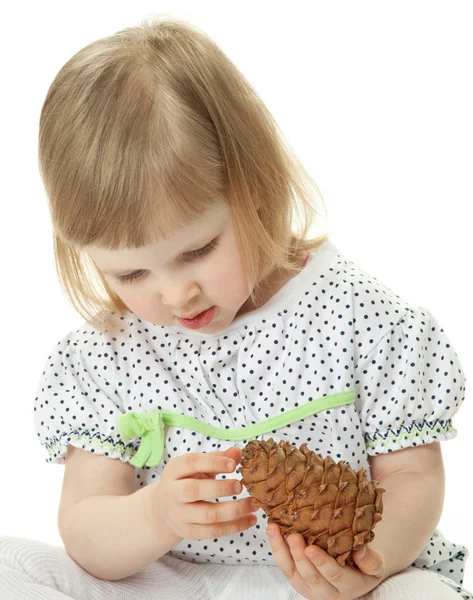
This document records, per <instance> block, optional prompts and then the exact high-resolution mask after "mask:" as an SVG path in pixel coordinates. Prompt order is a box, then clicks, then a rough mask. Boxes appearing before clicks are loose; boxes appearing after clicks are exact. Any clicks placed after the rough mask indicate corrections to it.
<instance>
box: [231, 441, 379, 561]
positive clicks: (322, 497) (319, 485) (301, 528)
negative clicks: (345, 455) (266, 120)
mask: <svg viewBox="0 0 473 600" xmlns="http://www.w3.org/2000/svg"><path fill="white" fill-rule="evenodd" d="M242 452H243V456H242V460H241V467H240V468H239V469H238V470H237V473H240V474H241V475H242V480H241V483H242V484H243V485H244V486H245V487H246V489H247V490H248V492H249V493H250V494H251V496H253V498H256V499H257V500H258V501H259V502H260V506H261V508H262V509H263V510H264V512H265V513H266V515H267V516H268V524H269V523H277V524H278V525H279V526H280V528H281V533H282V535H283V536H284V537H285V538H287V536H288V535H289V534H290V533H294V532H297V533H300V534H302V535H303V537H304V539H305V541H306V544H307V545H310V544H316V545H317V546H320V547H321V548H323V549H324V550H325V551H326V552H327V553H328V554H330V556H333V557H334V558H336V559H337V562H338V563H339V564H340V565H342V566H344V565H345V564H347V565H351V566H354V565H355V563H354V562H353V558H352V552H354V551H355V550H359V549H361V548H362V547H363V546H364V545H366V544H368V543H369V542H371V541H372V540H373V539H374V533H373V528H374V527H375V525H376V523H377V522H378V521H381V514H382V512H383V507H382V499H381V495H382V494H383V492H385V490H383V489H382V488H379V487H377V486H378V482H377V481H368V479H367V477H366V471H365V469H363V468H362V469H360V470H359V471H357V472H356V471H354V470H353V469H352V468H351V467H350V465H349V464H348V463H347V462H344V461H340V462H339V463H335V461H334V460H333V459H332V458H331V457H330V456H327V457H326V458H324V457H323V456H322V455H321V454H316V453H315V452H313V451H312V450H308V449H307V444H305V443H304V444H302V446H300V448H297V447H296V446H292V445H291V444H289V442H279V443H276V442H274V440H273V439H272V438H270V439H269V440H251V441H250V442H248V444H246V446H245V447H244V448H243V450H242Z"/></svg>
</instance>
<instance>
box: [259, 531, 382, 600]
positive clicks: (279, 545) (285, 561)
mask: <svg viewBox="0 0 473 600" xmlns="http://www.w3.org/2000/svg"><path fill="white" fill-rule="evenodd" d="M273 528H274V530H275V535H274V537H270V538H269V539H270V543H271V548H272V550H273V556H274V558H275V560H276V562H277V563H278V565H279V567H280V569H281V571H282V572H283V574H284V575H285V577H286V579H287V580H288V581H289V583H290V584H291V585H292V587H293V588H294V589H295V590H296V592H298V593H299V594H301V595H302V596H304V598H308V599H309V600H354V599H355V598H359V597H360V596H362V595H363V594H366V593H367V592H369V591H370V590H372V589H373V588H375V587H376V586H377V585H379V584H380V583H381V581H383V579H385V573H386V562H385V560H384V557H383V556H382V555H381V554H380V553H379V552H376V551H375V550H373V549H372V548H370V546H369V544H368V546H367V552H366V555H365V556H364V557H363V558H362V557H361V552H360V551H358V552H354V553H353V561H354V562H355V563H356V565H357V566H358V568H359V569H360V570H358V569H356V568H354V567H349V566H345V567H341V566H340V565H339V564H338V563H337V561H336V560H335V559H334V558H333V557H331V556H330V555H329V554H327V552H325V550H322V548H319V547H318V546H316V545H310V546H307V545H306V542H305V540H304V538H303V537H302V535H301V534H300V533H291V535H289V536H288V538H287V543H286V540H285V539H284V537H283V536H282V535H281V532H280V528H279V525H276V524H275V523H272V524H271V525H269V526H268V528H267V530H266V532H267V533H268V535H269V532H270V531H271V530H272V529H273ZM292 542H294V544H292Z"/></svg>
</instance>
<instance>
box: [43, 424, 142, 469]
mask: <svg viewBox="0 0 473 600" xmlns="http://www.w3.org/2000/svg"><path fill="white" fill-rule="evenodd" d="M68 445H71V446H74V447H76V448H82V449H84V450H88V451H89V452H95V453H96V454H101V455H106V456H109V457H110V458H119V459H121V460H122V461H123V462H130V460H131V459H132V458H133V456H134V455H135V453H136V450H137V445H135V444H133V443H128V444H125V443H124V442H121V441H119V440H115V439H114V438H113V437H111V436H104V435H103V434H101V433H100V432H97V433H91V432H90V431H77V430H76V431H69V432H66V433H63V434H62V435H61V436H60V437H55V438H53V439H52V441H50V442H46V444H45V445H44V446H45V448H46V450H47V452H48V457H47V458H46V462H49V463H58V464H62V463H65V457H64V455H65V454H66V452H67V446H68Z"/></svg>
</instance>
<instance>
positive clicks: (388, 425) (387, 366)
mask: <svg viewBox="0 0 473 600" xmlns="http://www.w3.org/2000/svg"><path fill="white" fill-rule="evenodd" d="M355 379H356V391H357V400H356V403H357V408H358V412H359V414H360V418H361V423H362V428H363V435H364V439H365V444H366V451H367V453H368V455H372V456H373V455H377V454H384V453H387V452H391V451H393V450H400V449H402V448H407V447H410V446H417V445H419V444H429V443H432V442H438V441H442V440H449V439H452V438H454V437H455V436H456V435H457V431H456V430H455V429H454V427H453V423H452V418H453V417H454V415H455V414H456V413H457V411H458V409H459V408H460V406H461V404H462V403H463V400H464V398H465V381H466V379H465V375H464V373H463V371H462V367H461V364H460V360H459V358H458V355H457V353H456V352H455V350H454V348H453V347H452V345H451V343H450V341H449V339H448V338H447V336H446V334H445V332H444V330H443V329H442V328H441V327H440V325H439V324H438V322H437V320H436V319H435V317H434V316H432V314H430V313H429V312H428V311H427V310H426V309H425V308H423V307H418V308H412V307H409V308H408V309H407V310H406V311H405V312H404V314H403V315H402V318H401V319H400V320H399V322H398V323H397V324H396V325H394V326H393V327H391V328H390V329H389V331H388V332H387V333H386V334H384V336H383V337H382V338H381V339H380V340H379V341H378V342H377V343H376V345H375V346H374V347H372V348H371V349H370V351H369V352H368V354H366V355H365V356H361V357H360V358H359V359H358V362H357V364H356V365H355Z"/></svg>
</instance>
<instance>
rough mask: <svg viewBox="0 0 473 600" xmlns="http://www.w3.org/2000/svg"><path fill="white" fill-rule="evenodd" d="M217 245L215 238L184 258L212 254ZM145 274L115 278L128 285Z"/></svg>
mask: <svg viewBox="0 0 473 600" xmlns="http://www.w3.org/2000/svg"><path fill="white" fill-rule="evenodd" d="M217 245H218V238H215V239H214V240H212V241H211V242H210V243H209V244H207V246H204V247H203V248H199V249H198V250H192V252H186V254H183V256H184V258H185V260H189V259H190V260H191V261H192V260H195V259H197V258H200V257H202V256H205V255H207V254H210V253H211V252H212V250H214V249H215V248H216V247H217ZM144 273H145V271H143V270H141V271H134V272H133V273H128V274H127V275H114V277H115V279H116V280H117V281H118V283H128V282H130V281H134V280H135V279H139V278H140V277H141V276H142V275H143V274H144Z"/></svg>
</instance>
